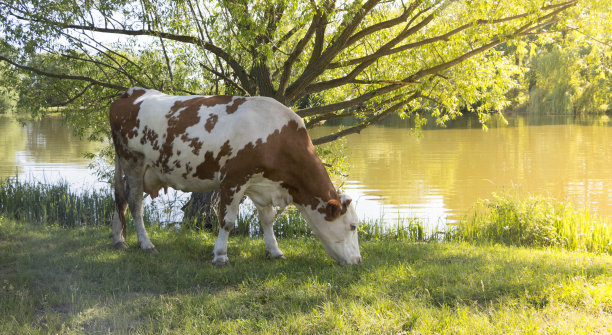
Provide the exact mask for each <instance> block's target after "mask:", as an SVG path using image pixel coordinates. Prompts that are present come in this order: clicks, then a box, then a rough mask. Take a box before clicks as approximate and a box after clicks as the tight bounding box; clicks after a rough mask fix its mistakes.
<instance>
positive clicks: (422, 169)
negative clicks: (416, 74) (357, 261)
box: [311, 116, 612, 226]
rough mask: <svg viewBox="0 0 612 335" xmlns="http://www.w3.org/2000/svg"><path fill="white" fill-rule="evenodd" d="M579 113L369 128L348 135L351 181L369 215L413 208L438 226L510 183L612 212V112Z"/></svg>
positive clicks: (389, 217)
mask: <svg viewBox="0 0 612 335" xmlns="http://www.w3.org/2000/svg"><path fill="white" fill-rule="evenodd" d="M574 121H575V120H572V119H568V118H567V117H556V118H550V117H549V118H540V119H528V118H525V117H519V116H514V117H508V125H507V126H503V127H502V126H500V124H499V123H498V124H496V126H497V127H495V125H493V127H492V126H491V125H489V130H488V131H486V132H485V131H483V130H482V127H481V125H480V124H478V121H477V120H472V121H469V120H461V121H457V122H460V124H457V122H456V123H455V124H454V125H453V127H456V128H452V129H431V130H424V131H423V132H422V136H421V137H418V136H415V135H413V134H411V132H410V130H409V129H408V128H407V127H405V125H406V124H404V125H402V126H403V127H401V126H400V127H398V126H397V125H390V124H386V125H382V126H377V127H372V128H368V129H366V130H364V131H362V132H361V134H360V135H351V136H349V137H348V139H347V143H348V145H347V149H348V151H347V153H346V155H347V160H348V161H349V162H350V163H351V164H352V167H351V169H350V177H349V179H350V181H349V182H348V183H346V184H345V187H346V189H347V192H348V193H351V194H353V195H354V196H356V197H357V198H358V200H359V202H360V203H359V206H358V210H359V211H360V214H361V215H362V216H365V217H373V218H381V217H382V218H383V219H384V220H385V221H387V222H394V221H395V220H397V218H398V217H406V216H408V217H411V216H418V217H421V218H424V219H425V220H426V221H428V222H429V223H430V224H431V225H433V226H435V225H437V224H439V223H444V222H445V221H447V220H448V221H450V222H452V221H454V220H456V219H458V218H459V217H460V216H461V215H463V214H465V213H466V211H467V210H468V209H469V208H470V206H471V205H472V204H473V203H474V202H475V201H476V200H477V199H479V198H488V197H490V196H491V193H492V192H502V191H508V192H514V191H521V192H526V193H527V192H528V193H534V194H545V195H550V196H553V197H555V198H557V199H559V200H564V201H571V202H573V203H575V204H576V205H578V206H590V207H592V209H593V210H594V211H596V212H599V213H600V214H602V215H608V216H609V215H612V204H611V203H612V202H611V200H612V192H611V191H610V190H612V175H611V174H610V166H612V144H611V140H612V137H611V136H612V132H611V128H610V127H609V126H608V125H609V120H606V119H605V118H604V122H601V119H600V118H597V119H595V120H594V123H590V125H586V124H587V123H589V122H586V121H584V122H578V124H576V123H575V122H574ZM387 122H389V121H387ZM497 122H499V120H498V121H497ZM602 123H603V124H604V126H600V125H594V124H602ZM333 129H335V127H322V128H319V129H315V130H313V131H312V132H311V134H312V136H313V137H317V136H321V135H323V134H326V133H329V132H331V131H333Z"/></svg>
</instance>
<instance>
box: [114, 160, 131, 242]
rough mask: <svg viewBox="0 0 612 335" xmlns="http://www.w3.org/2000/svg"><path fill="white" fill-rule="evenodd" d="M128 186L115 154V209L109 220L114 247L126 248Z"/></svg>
mask: <svg viewBox="0 0 612 335" xmlns="http://www.w3.org/2000/svg"><path fill="white" fill-rule="evenodd" d="M128 193H129V188H128V186H127V185H126V183H125V181H124V179H123V169H122V168H121V164H120V159H119V156H118V155H115V211H114V212H113V218H112V220H111V235H110V237H112V238H113V246H114V247H115V249H126V248H127V247H128V245H127V243H125V226H126V222H125V211H126V209H127V206H128V203H127V194H128Z"/></svg>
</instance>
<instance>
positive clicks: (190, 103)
mask: <svg viewBox="0 0 612 335" xmlns="http://www.w3.org/2000/svg"><path fill="white" fill-rule="evenodd" d="M231 100H232V97H231V96H226V95H218V96H212V97H197V98H193V99H189V100H184V101H177V102H175V103H174V105H173V106H172V107H171V108H170V112H169V113H168V114H167V115H166V118H167V119H168V132H167V133H166V136H165V142H164V143H163V144H162V146H161V153H160V155H159V159H158V160H157V162H156V165H157V166H159V167H160V168H161V170H162V172H164V173H167V172H170V171H171V170H172V169H171V168H170V166H169V165H168V162H169V160H170V157H171V156H172V154H173V153H172V149H173V147H174V145H173V142H174V140H175V139H176V138H178V137H180V139H181V140H182V141H183V142H186V143H187V145H188V146H189V147H191V148H192V152H193V153H194V154H195V155H198V154H199V152H200V149H201V148H202V145H203V143H202V142H200V140H199V139H198V138H197V137H194V138H191V137H189V135H187V133H186V132H185V131H186V130H187V128H189V127H191V126H194V125H196V124H198V123H199V122H200V116H198V111H199V110H200V108H201V107H202V106H206V107H212V106H216V105H219V104H227V103H229V102H230V101H231Z"/></svg>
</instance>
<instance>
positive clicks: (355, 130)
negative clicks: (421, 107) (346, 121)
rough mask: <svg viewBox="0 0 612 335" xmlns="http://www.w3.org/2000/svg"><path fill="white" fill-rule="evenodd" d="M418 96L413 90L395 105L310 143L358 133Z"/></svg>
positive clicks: (320, 142)
mask: <svg viewBox="0 0 612 335" xmlns="http://www.w3.org/2000/svg"><path fill="white" fill-rule="evenodd" d="M418 97H419V93H418V92H414V93H413V94H411V95H410V96H409V97H408V98H406V99H404V100H402V101H400V102H398V103H396V104H395V105H393V106H391V107H389V108H387V109H386V110H384V111H382V112H380V113H378V114H376V115H374V116H372V117H371V118H369V119H368V120H366V121H365V122H363V123H360V124H358V125H356V126H353V127H350V128H346V129H343V130H341V131H339V132H336V133H334V134H331V135H327V136H322V137H319V138H316V139H313V140H312V144H314V145H319V144H323V143H327V142H331V141H335V140H337V139H339V138H341V137H344V136H347V135H350V134H355V133H359V132H361V130H363V129H364V128H366V127H368V126H370V125H372V124H375V123H376V122H378V121H380V120H382V119H383V118H384V117H385V116H387V115H389V114H391V113H393V112H395V111H397V110H398V109H400V108H402V107H403V106H405V105H407V104H408V103H409V102H410V101H412V100H414V99H416V98H418Z"/></svg>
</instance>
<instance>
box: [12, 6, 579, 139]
mask: <svg viewBox="0 0 612 335" xmlns="http://www.w3.org/2000/svg"><path fill="white" fill-rule="evenodd" d="M577 3H578V1H577V0H570V1H553V2H550V1H541V0H540V1H537V0H523V1H519V0H516V1H506V2H499V3H491V2H490V1H485V0H481V1H471V2H469V3H467V2H464V1H451V0H429V1H426V0H415V1H411V2H404V1H380V0H368V1H358V0H356V1H349V2H336V1H329V0H321V1H319V2H318V3H317V2H316V1H309V2H304V1H297V0H294V1H253V2H248V1H244V0H222V1H196V0H180V1H173V2H171V3H168V2H167V1H155V0H141V1H136V2H134V1H125V0H103V1H84V2H83V3H82V4H81V6H80V7H75V6H74V2H73V1H67V0H53V1H45V2H44V3H40V2H39V1H33V0H29V1H24V0H17V1H0V5H2V6H1V7H2V9H0V19H1V20H0V22H4V24H3V25H2V28H3V31H4V41H3V43H2V46H1V47H0V60H3V61H5V62H7V63H10V64H12V65H14V66H16V67H18V68H20V69H23V70H26V71H29V72H30V73H34V74H37V75H39V76H46V77H52V78H57V79H61V80H63V81H64V82H66V83H67V84H65V85H66V86H64V87H63V88H62V90H58V89H57V88H56V89H55V91H54V94H56V95H60V94H63V95H65V97H64V99H62V100H63V101H66V102H67V103H66V105H71V106H78V107H79V108H78V110H72V111H69V110H67V111H66V113H68V114H69V113H71V112H74V113H75V114H77V115H79V114H83V113H85V112H84V111H83V109H82V107H83V105H84V102H86V104H87V105H90V104H92V103H93V101H96V102H97V103H96V104H95V105H91V107H90V108H92V110H91V111H90V113H92V114H102V115H104V114H105V113H106V109H105V108H104V107H105V105H107V104H108V103H109V101H111V100H112V98H113V97H114V96H115V95H116V94H118V93H119V92H120V91H122V90H124V89H125V88H126V87H129V86H133V85H139V86H143V87H152V88H156V89H160V90H162V91H166V92H169V93H191V92H197V93H227V94H243V95H264V96H270V97H274V98H275V99H277V100H279V101H280V102H282V103H284V104H286V105H288V106H301V107H302V108H300V109H298V110H297V113H298V114H299V115H300V116H302V117H304V118H305V120H306V121H307V124H308V125H309V126H310V127H312V126H316V125H318V124H320V122H322V121H325V120H329V119H334V118H339V117H346V116H357V117H358V119H359V120H360V122H359V123H358V124H357V125H355V126H353V127H350V128H347V129H344V130H342V131H340V132H338V133H336V134H332V135H329V136H326V137H323V138H318V139H314V140H313V141H314V143H316V144H318V143H325V142H329V141H333V140H335V139H337V138H339V137H342V136H345V135H347V134H351V133H355V132H359V131H360V130H361V129H363V128H365V127H367V126H368V125H371V124H374V123H376V122H377V121H379V120H381V119H382V118H384V117H385V116H387V115H389V114H391V113H396V112H399V113H411V112H414V111H415V110H416V108H417V107H420V106H423V104H426V105H432V103H433V104H434V105H435V106H438V107H442V109H435V108H434V109H433V111H434V114H435V115H436V116H438V117H439V119H440V121H444V120H446V119H448V118H450V117H453V116H454V115H455V114H456V113H457V110H458V108H457V107H458V106H461V105H465V106H470V105H474V104H475V103H476V102H482V101H486V103H485V104H481V109H480V111H485V110H495V109H499V107H501V106H503V104H504V103H506V100H505V99H503V92H504V90H505V89H506V88H507V87H508V86H510V85H513V80H512V78H510V77H511V76H509V75H508V74H507V73H508V72H507V71H508V70H512V71H516V69H513V64H512V63H511V62H508V60H507V58H506V57H504V55H503V53H502V52H500V51H498V50H495V47H496V46H498V45H500V44H503V43H504V42H506V41H508V40H510V39H515V38H519V37H522V36H526V35H530V34H537V33H542V32H547V31H550V30H551V29H553V30H554V29H555V26H556V25H557V24H558V22H559V21H560V20H562V19H563V18H564V17H565V16H564V13H566V12H567V11H568V10H569V9H571V8H572V7H575V5H576V4H577ZM107 36H111V37H107ZM116 36H124V37H127V38H125V39H117V38H116ZM50 37H54V38H50ZM41 53H46V54H52V55H55V56H57V57H59V58H60V59H61V61H63V62H65V63H68V64H69V65H70V66H69V68H70V70H68V71H61V72H58V71H55V70H54V69H53V68H50V67H49V66H50V64H45V63H40V64H28V59H31V58H32V56H33V55H35V54H41ZM485 62H486V63H485ZM56 65H57V64H56ZM181 71H182V74H179V73H178V72H181ZM510 73H513V72H510ZM67 88H71V89H67ZM66 92H69V93H66ZM94 119H96V120H97V119H99V118H94ZM86 124H87V125H88V126H91V123H86Z"/></svg>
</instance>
